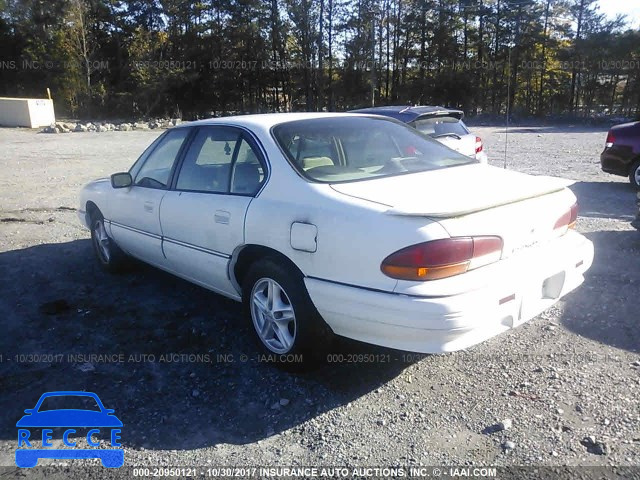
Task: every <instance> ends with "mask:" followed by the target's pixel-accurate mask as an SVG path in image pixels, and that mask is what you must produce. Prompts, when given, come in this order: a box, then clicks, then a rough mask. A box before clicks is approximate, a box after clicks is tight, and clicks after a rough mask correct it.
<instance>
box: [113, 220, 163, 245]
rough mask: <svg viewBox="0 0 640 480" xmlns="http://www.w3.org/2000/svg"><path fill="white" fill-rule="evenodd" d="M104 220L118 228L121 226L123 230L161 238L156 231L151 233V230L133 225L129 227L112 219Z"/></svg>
mask: <svg viewBox="0 0 640 480" xmlns="http://www.w3.org/2000/svg"><path fill="white" fill-rule="evenodd" d="M105 222H106V223H108V224H109V225H111V226H116V227H120V228H123V229H125V230H129V231H131V232H135V233H139V234H140V235H145V236H147V237H151V238H155V239H157V240H162V236H161V235H158V234H156V233H151V232H147V231H145V230H140V229H139V228H134V227H130V226H128V225H123V224H122V223H118V222H114V221H113V220H106V219H105Z"/></svg>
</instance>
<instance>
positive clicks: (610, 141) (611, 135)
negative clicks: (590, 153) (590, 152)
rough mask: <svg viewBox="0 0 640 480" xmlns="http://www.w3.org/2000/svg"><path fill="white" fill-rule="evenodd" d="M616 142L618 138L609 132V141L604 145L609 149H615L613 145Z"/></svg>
mask: <svg viewBox="0 0 640 480" xmlns="http://www.w3.org/2000/svg"><path fill="white" fill-rule="evenodd" d="M615 141H616V137H615V135H614V134H613V132H609V133H608V134H607V141H606V143H605V144H604V146H605V147H607V148H611V147H613V143H614V142H615Z"/></svg>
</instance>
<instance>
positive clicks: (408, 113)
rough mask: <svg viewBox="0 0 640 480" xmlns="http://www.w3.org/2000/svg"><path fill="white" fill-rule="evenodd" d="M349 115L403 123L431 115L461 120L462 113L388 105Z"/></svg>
mask: <svg viewBox="0 0 640 480" xmlns="http://www.w3.org/2000/svg"><path fill="white" fill-rule="evenodd" d="M349 111H350V112H351V113H368V114H371V115H384V116H387V117H392V118H396V119H398V120H401V121H403V122H405V123H408V122H412V121H414V120H416V119H418V118H419V117H430V116H433V115H451V116H454V117H457V118H458V119H462V117H464V112H463V111H462V110H457V109H455V108H446V107H440V106H437V105H415V106H411V105H389V106H383V107H369V108H360V109H358V110H349Z"/></svg>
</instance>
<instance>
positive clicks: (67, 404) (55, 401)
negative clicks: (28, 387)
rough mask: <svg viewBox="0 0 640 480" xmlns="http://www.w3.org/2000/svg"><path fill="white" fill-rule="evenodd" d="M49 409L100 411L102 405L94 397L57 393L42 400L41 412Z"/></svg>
mask: <svg viewBox="0 0 640 480" xmlns="http://www.w3.org/2000/svg"><path fill="white" fill-rule="evenodd" d="M48 410H92V411H96V412H99V411H100V407H99V406H98V404H97V403H96V401H95V399H94V398H93V397H89V396H85V395H57V396H53V397H46V398H45V399H44V400H42V405H40V408H39V409H38V411H39V412H46V411H48Z"/></svg>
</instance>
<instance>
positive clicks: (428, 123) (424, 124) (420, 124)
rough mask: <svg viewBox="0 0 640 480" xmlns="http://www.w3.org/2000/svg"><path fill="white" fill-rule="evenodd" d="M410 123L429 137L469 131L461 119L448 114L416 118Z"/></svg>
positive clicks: (460, 134) (463, 133)
mask: <svg viewBox="0 0 640 480" xmlns="http://www.w3.org/2000/svg"><path fill="white" fill-rule="evenodd" d="M412 125H413V126H414V127H415V128H416V129H417V130H418V131H419V132H422V133H424V134H425V135H430V136H431V137H439V136H447V135H450V134H455V135H459V136H462V135H467V134H468V133H469V130H467V128H466V126H465V124H464V123H462V120H460V119H458V118H456V117H449V116H434V117H424V118H418V119H417V120H416V121H414V122H413V123H412Z"/></svg>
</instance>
